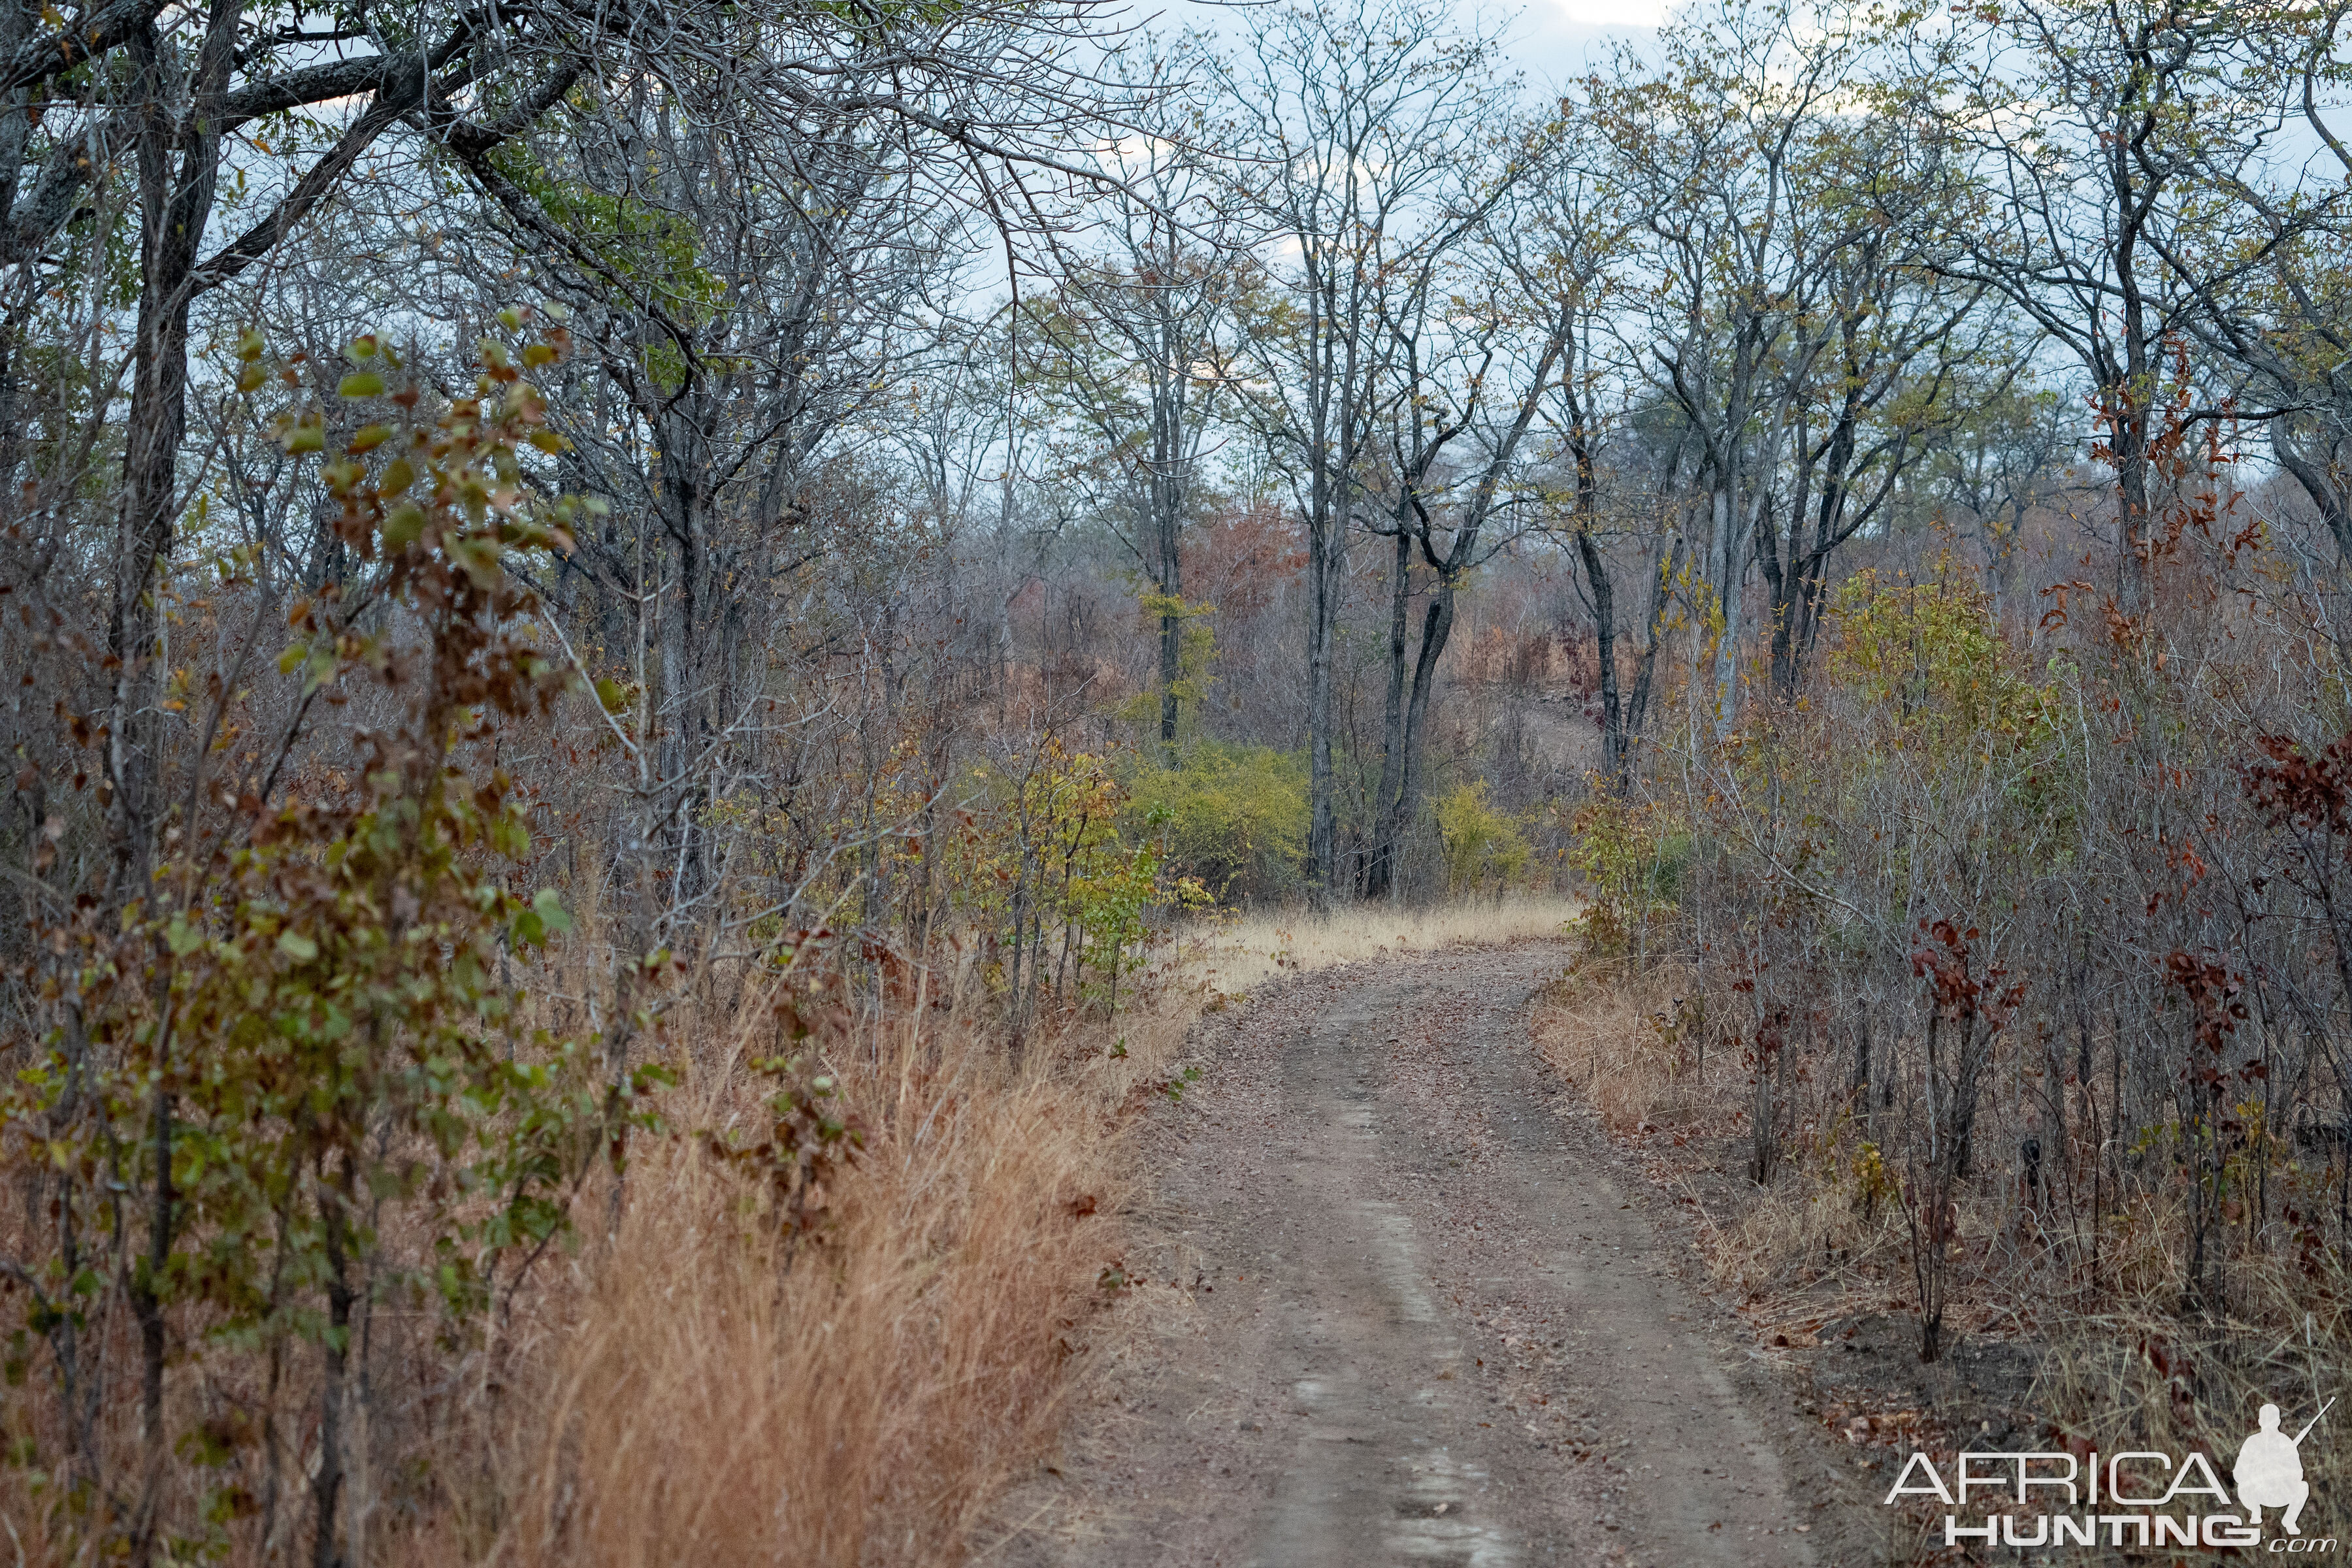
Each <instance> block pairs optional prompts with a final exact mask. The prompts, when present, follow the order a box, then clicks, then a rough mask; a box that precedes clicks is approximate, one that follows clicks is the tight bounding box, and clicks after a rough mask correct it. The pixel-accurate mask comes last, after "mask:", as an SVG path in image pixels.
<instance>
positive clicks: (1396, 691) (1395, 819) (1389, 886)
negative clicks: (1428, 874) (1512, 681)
mask: <svg viewBox="0 0 2352 1568" xmlns="http://www.w3.org/2000/svg"><path fill="white" fill-rule="evenodd" d="M1395 571H1396V576H1395V578H1394V580H1393V581H1391V583H1390V584H1389V689H1388V695H1387V699H1386V700H1385V701H1384V702H1383V704H1382V706H1381V793H1380V796H1379V800H1380V820H1379V822H1378V823H1377V825H1376V826H1375V828H1374V831H1373V835H1372V855H1371V860H1370V864H1369V865H1368V866H1366V867H1365V869H1364V896H1365V897H1366V898H1368V899H1382V898H1384V899H1387V900H1390V901H1391V903H1393V902H1394V901H1395V900H1397V899H1398V898H1399V897H1400V896H1401V894H1402V884H1401V883H1400V881H1399V879H1398V877H1397V867H1396V858H1397V851H1398V846H1399V844H1400V843H1401V841H1402V837H1403V834H1404V826H1405V823H1404V820H1403V813H1402V811H1401V810H1400V809H1399V808H1398V802H1397V797H1398V795H1399V792H1400V791H1402V789H1403V787H1404V696H1405V648H1406V647H1407V644H1408V640H1409V638H1410V636H1411V630H1412V627H1411V621H1412V531H1410V530H1408V529H1407V528H1406V527H1405V526H1404V523H1403V521H1402V519H1399V520H1398V522H1397V531H1396V563H1395Z"/></svg>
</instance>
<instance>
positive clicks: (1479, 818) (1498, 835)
mask: <svg viewBox="0 0 2352 1568" xmlns="http://www.w3.org/2000/svg"><path fill="white" fill-rule="evenodd" d="M1437 832H1438V837H1439V840H1440V842H1441V843H1443V844H1444V848H1445V890H1446V892H1447V893H1449V894H1451V895H1453V896H1454V897H1457V898H1460V897H1466V896H1468V895H1471V894H1475V893H1481V892H1485V891H1487V890H1488V889H1492V890H1493V892H1494V894H1495V896H1496V898H1500V897H1501V896H1502V895H1503V891H1504V889H1507V888H1508V887H1509V886H1510V885H1511V884H1512V883H1514V882H1516V881H1517V880H1519V879H1521V878H1523V877H1525V876H1526V875H1527V871H1528V861H1529V860H1530V859H1531V858H1533V851H1531V850H1530V849H1529V848H1528V840H1527V836H1526V835H1525V834H1523V833H1521V832H1520V831H1519V823H1518V820H1517V818H1516V817H1513V816H1511V815H1510V814H1509V813H1507V812H1505V811H1501V810H1498V809H1496V807H1495V806H1494V805H1491V804H1489V803H1488V801H1487V799H1486V780H1484V779H1481V780H1479V781H1478V782H1477V783H1475V784H1457V785H1455V786H1454V792H1453V793H1452V794H1451V795H1447V796H1446V797H1445V798H1444V800H1442V801H1439V802H1438V803H1437Z"/></svg>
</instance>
